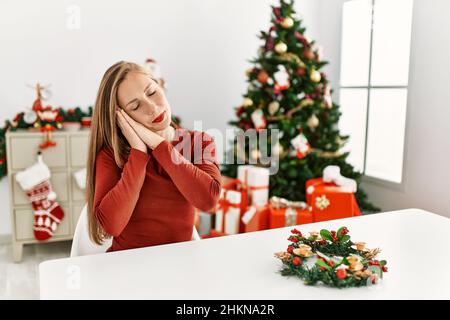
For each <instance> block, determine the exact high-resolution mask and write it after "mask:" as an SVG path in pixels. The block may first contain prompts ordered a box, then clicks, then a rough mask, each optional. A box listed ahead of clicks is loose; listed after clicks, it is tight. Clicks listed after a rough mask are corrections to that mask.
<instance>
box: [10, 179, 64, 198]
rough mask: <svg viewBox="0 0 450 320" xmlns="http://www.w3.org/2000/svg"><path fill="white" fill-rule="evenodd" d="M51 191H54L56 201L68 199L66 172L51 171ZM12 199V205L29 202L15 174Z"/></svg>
mask: <svg viewBox="0 0 450 320" xmlns="http://www.w3.org/2000/svg"><path fill="white" fill-rule="evenodd" d="M50 182H51V184H52V189H53V191H55V192H56V194H57V196H58V197H57V198H56V201H58V202H59V201H62V202H65V201H68V200H69V191H68V190H67V186H68V183H67V173H66V172H52V173H51V177H50ZM13 201H14V205H22V204H27V203H29V201H28V199H27V196H26V193H25V191H23V189H22V188H21V187H20V185H19V183H18V182H17V181H16V178H15V175H14V178H13Z"/></svg>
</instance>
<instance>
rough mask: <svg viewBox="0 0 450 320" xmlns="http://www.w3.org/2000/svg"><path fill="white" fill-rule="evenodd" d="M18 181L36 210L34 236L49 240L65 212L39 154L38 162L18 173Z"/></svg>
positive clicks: (48, 171)
mask: <svg viewBox="0 0 450 320" xmlns="http://www.w3.org/2000/svg"><path fill="white" fill-rule="evenodd" d="M16 181H17V182H18V183H19V184H20V186H21V187H22V189H23V190H24V191H25V192H26V194H27V198H28V200H29V201H30V203H31V205H32V207H33V211H34V224H33V229H34V236H35V238H36V239H37V240H41V241H42V240H47V239H49V238H51V237H52V236H53V234H54V232H55V231H56V229H57V227H58V225H59V224H60V223H61V220H62V219H63V218H64V212H63V210H62V208H61V207H60V205H59V204H58V202H56V193H55V192H54V191H53V190H52V186H51V184H50V170H49V168H48V167H47V165H46V164H45V163H44V161H43V160H42V155H41V154H40V152H39V154H38V162H37V163H35V164H34V165H32V166H31V167H29V168H27V169H25V170H23V171H21V172H19V173H17V174H16Z"/></svg>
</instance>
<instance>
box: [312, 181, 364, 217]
mask: <svg viewBox="0 0 450 320" xmlns="http://www.w3.org/2000/svg"><path fill="white" fill-rule="evenodd" d="M352 190H353V189H348V188H345V187H342V186H338V185H336V183H334V182H325V181H324V179H323V178H316V179H310V180H308V181H307V182H306V200H307V202H308V204H309V205H310V206H311V208H312V212H313V215H314V221H315V222H319V221H326V220H334V219H342V218H349V217H355V216H360V215H361V211H360V210H359V207H358V204H357V202H356V198H355V195H354V193H353V192H352Z"/></svg>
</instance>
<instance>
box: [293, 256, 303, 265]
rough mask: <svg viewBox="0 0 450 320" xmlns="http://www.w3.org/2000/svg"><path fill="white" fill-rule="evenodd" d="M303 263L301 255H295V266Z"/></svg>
mask: <svg viewBox="0 0 450 320" xmlns="http://www.w3.org/2000/svg"><path fill="white" fill-rule="evenodd" d="M301 263H302V259H300V257H295V258H294V259H292V264H293V265H294V266H298V265H300V264H301Z"/></svg>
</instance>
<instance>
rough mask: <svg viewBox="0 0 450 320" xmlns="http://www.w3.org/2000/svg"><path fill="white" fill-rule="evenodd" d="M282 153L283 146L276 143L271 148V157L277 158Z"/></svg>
mask: <svg viewBox="0 0 450 320" xmlns="http://www.w3.org/2000/svg"><path fill="white" fill-rule="evenodd" d="M282 153H283V146H282V145H281V144H280V143H279V142H277V143H276V144H275V145H274V146H273V147H272V155H273V156H279V155H280V154H282Z"/></svg>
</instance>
